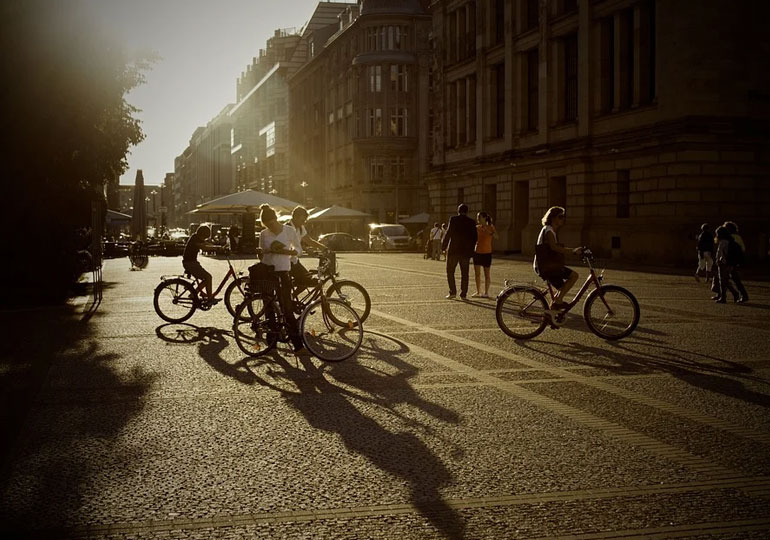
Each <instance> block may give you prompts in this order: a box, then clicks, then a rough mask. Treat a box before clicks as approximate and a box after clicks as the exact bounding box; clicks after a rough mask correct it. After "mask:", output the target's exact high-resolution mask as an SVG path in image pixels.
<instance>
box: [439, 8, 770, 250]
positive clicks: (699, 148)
mask: <svg viewBox="0 0 770 540" xmlns="http://www.w3.org/2000/svg"><path fill="white" fill-rule="evenodd" d="M759 11H762V12H763V13H759ZM766 11H767V9H766V8H764V7H763V4H762V3H756V2H749V1H743V0H741V1H736V2H726V1H720V0H703V1H700V2H688V1H685V0H658V1H654V0H554V1H545V0H540V1H538V0H475V1H472V0H471V1H469V0H437V1H434V2H433V3H432V4H431V14H432V18H433V34H432V45H433V50H434V61H435V65H434V70H433V77H432V81H431V87H430V96H431V100H430V102H431V107H432V109H433V118H434V121H433V123H432V124H433V133H432V136H433V152H432V161H431V167H430V170H429V172H428V174H427V175H426V176H425V180H426V184H427V186H428V191H429V194H430V204H431V207H432V211H433V214H434V215H435V216H438V217H440V218H442V219H446V218H447V217H448V216H449V215H451V214H453V213H454V212H455V210H456V207H457V204H458V203H459V202H466V203H468V204H469V206H470V207H471V211H472V212H476V211H479V210H487V211H489V212H490V213H491V214H492V215H493V216H494V217H495V221H496V224H497V228H498V230H499V232H500V236H501V237H500V240H499V241H497V242H496V245H495V248H496V249H499V250H505V251H521V252H523V253H525V254H532V253H533V252H534V242H535V239H536V237H537V232H538V230H539V229H540V226H541V225H540V219H541V217H542V216H543V214H544V213H545V211H546V209H547V208H548V207H550V206H553V205H559V206H565V207H566V208H567V214H568V220H567V225H565V227H564V229H563V232H562V233H561V234H560V241H563V242H564V243H565V244H568V245H589V246H592V247H593V248H594V251H596V252H598V253H600V254H601V255H602V256H613V257H623V258H626V259H629V260H639V261H644V262H646V263H657V262H660V263H664V262H675V261H682V260H687V259H692V258H693V257H694V255H693V250H694V241H693V234H694V233H695V232H696V231H697V229H698V228H699V227H700V224H701V223H702V222H709V223H712V224H717V223H721V222H722V221H724V220H726V219H733V220H735V221H737V222H738V224H739V226H740V227H741V232H742V233H743V236H744V239H745V240H746V243H747V250H748V251H749V255H750V256H752V257H756V258H763V257H766V252H767V248H768V246H767V233H768V231H770V223H769V221H768V217H767V211H768V209H770V151H769V148H770V136H768V133H770V130H768V126H769V125H770V84H769V81H770V77H769V76H768V74H769V73H770V71H769V70H767V68H766V65H765V64H766V60H767V51H768V35H767V33H766V32H765V33H762V32H760V26H759V25H760V24H761V22H760V21H766V20H767V16H766Z"/></svg>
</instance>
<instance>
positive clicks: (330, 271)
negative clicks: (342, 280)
mask: <svg viewBox="0 0 770 540" xmlns="http://www.w3.org/2000/svg"><path fill="white" fill-rule="evenodd" d="M336 273H337V254H336V253H333V252H329V253H326V254H324V255H323V256H322V257H320V258H319V259H318V275H319V276H331V275H334V274H336Z"/></svg>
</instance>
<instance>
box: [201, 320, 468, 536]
mask: <svg viewBox="0 0 770 540" xmlns="http://www.w3.org/2000/svg"><path fill="white" fill-rule="evenodd" d="M367 334H368V335H369V336H370V337H371V336H373V335H375V334H373V333H370V332H367ZM377 337H379V338H384V339H386V340H389V342H390V344H391V345H393V347H392V348H387V349H386V348H383V347H381V346H378V345H377V343H376V342H375V341H374V340H373V339H369V340H368V342H367V343H366V345H365V346H364V347H365V348H364V347H362V348H364V350H368V352H370V353H371V354H373V355H376V357H377V360H378V361H381V362H383V363H384V364H387V365H388V366H390V367H391V368H396V370H397V373H396V374H395V375H394V374H389V373H385V372H382V371H378V370H376V369H374V368H368V367H365V366H362V365H360V364H358V363H357V362H356V360H355V358H351V359H349V360H347V361H345V362H342V363H340V364H334V365H331V364H321V365H320V366H316V365H314V362H315V360H313V359H311V358H308V357H300V358H299V359H298V360H294V359H292V360H287V359H286V358H284V357H283V356H281V354H280V353H279V352H276V351H272V352H271V353H268V354H267V355H265V356H264V357H261V358H260V359H259V360H257V361H256V363H255V362H254V359H250V358H245V359H244V360H242V361H241V362H239V363H238V364H235V365H231V366H232V368H233V370H235V371H234V372H232V373H228V372H229V371H230V370H229V369H227V368H224V367H221V366H220V368H219V369H218V371H220V372H221V373H223V374H229V375H230V376H233V377H234V378H235V379H236V380H239V381H241V382H244V383H247V384H254V383H256V384H259V385H261V386H266V387H270V388H273V389H274V390H276V391H278V392H281V393H282V394H283V396H284V397H285V399H286V400H287V402H288V403H289V404H290V405H291V406H292V407H294V408H295V409H296V410H297V411H299V412H300V413H302V415H303V416H304V417H305V418H306V419H307V422H308V423H309V424H310V425H311V426H313V427H315V428H317V429H320V430H323V431H328V432H331V433H335V434H337V435H338V436H339V437H340V438H341V440H342V441H343V442H344V444H345V447H346V448H347V449H348V450H349V451H351V452H354V453H356V454H359V455H361V456H364V457H366V458H367V460H369V461H370V462H371V463H373V464H374V465H375V466H376V467H378V468H379V469H380V470H382V471H385V472H387V473H389V474H391V475H393V476H396V477H398V478H401V479H402V480H403V481H404V482H405V483H406V484H407V485H409V487H410V493H411V495H410V498H411V502H412V504H413V505H414V506H415V508H416V509H417V510H418V511H419V512H420V513H421V514H422V515H423V516H424V517H425V518H426V519H427V520H429V521H430V522H431V524H432V525H433V526H434V527H436V528H437V529H438V530H439V531H441V533H442V534H443V535H444V536H446V537H447V538H452V539H461V538H463V533H464V528H465V525H464V523H463V521H462V520H461V518H460V516H459V514H458V513H457V512H456V511H455V510H454V509H452V508H451V507H450V506H449V505H448V504H446V502H444V500H443V498H442V496H441V493H440V489H441V487H442V486H446V485H450V484H451V482H452V480H453V477H452V474H451V472H450V471H449V470H448V469H447V467H446V466H445V465H444V463H443V462H442V461H441V460H440V459H439V458H438V457H437V456H436V455H435V454H434V453H433V452H432V451H431V449H430V448H429V447H428V446H427V445H426V444H425V443H424V442H423V441H422V440H421V439H420V438H419V437H418V436H417V435H415V433H413V431H421V432H422V433H432V430H431V429H430V428H429V427H428V426H425V425H424V424H422V423H420V422H418V421H416V420H415V419H413V418H409V417H407V416H405V415H403V414H401V413H399V412H398V411H397V410H396V406H397V405H398V404H406V405H409V406H412V407H415V408H417V409H419V410H422V411H424V412H426V413H427V414H429V415H431V416H433V417H435V418H437V419H439V420H441V421H444V422H448V423H452V424H457V423H459V422H460V416H459V415H458V414H457V413H456V412H455V411H452V410H450V409H447V408H445V407H443V406H441V405H439V404H436V403H432V402H430V401H427V400H425V399H423V398H422V397H420V396H419V395H418V394H417V393H416V392H415V390H414V389H413V388H412V386H411V385H410V384H409V382H408V379H409V378H411V377H413V376H414V375H415V374H417V369H416V368H415V367H414V366H412V365H411V364H409V363H408V362H405V361H404V360H402V359H401V358H400V355H403V354H406V353H408V352H409V349H408V347H407V346H406V345H405V344H403V343H401V342H399V341H397V340H394V339H392V338H389V337H387V336H384V335H377ZM217 346H219V345H217ZM204 352H206V351H204ZM209 352H210V351H209ZM204 359H205V360H206V361H207V362H208V363H209V364H212V365H214V364H219V362H220V360H221V357H220V360H212V357H210V356H209V357H206V358H204ZM265 365H271V366H272V367H271V369H270V373H269V374H270V376H271V377H273V378H278V379H284V380H286V381H288V382H290V383H292V386H293V387H294V388H295V389H296V390H288V389H287V388H286V387H284V386H282V385H281V384H278V383H277V382H272V381H270V380H267V379H266V378H264V377H262V376H260V375H259V374H258V373H257V372H256V368H258V367H259V366H265ZM244 368H245V369H246V370H247V371H248V373H250V374H251V375H252V376H253V379H248V380H247V377H245V376H244V375H243V374H242V373H241V372H242V370H243V369H244ZM327 373H328V374H329V375H333V377H334V378H335V379H336V380H337V381H338V382H339V384H334V383H333V382H331V381H330V380H329V379H328V378H327V375H326V374H327ZM319 395H322V396H323V406H319V404H318V396H319ZM356 402H365V403H367V404H374V405H375V406H377V407H380V408H381V409H383V410H386V411H387V412H388V413H389V414H391V415H393V416H395V417H396V418H398V419H399V420H400V421H401V422H402V423H403V424H405V426H406V428H407V429H404V430H402V431H400V432H399V433H393V432H391V431H389V430H388V429H386V428H385V427H384V426H381V425H380V424H378V423H377V421H375V420H374V419H372V418H370V417H368V416H367V415H365V414H364V413H363V412H362V411H361V410H360V409H359V408H358V407H357V406H356V405H355V404H356ZM442 443H446V444H450V443H449V442H448V441H445V440H444V441H442ZM456 452H457V451H456Z"/></svg>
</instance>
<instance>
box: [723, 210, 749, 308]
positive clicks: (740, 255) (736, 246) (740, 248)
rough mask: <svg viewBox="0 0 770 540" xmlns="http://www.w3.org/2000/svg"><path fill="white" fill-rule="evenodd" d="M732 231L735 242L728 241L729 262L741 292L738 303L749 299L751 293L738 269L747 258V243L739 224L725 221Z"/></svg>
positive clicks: (733, 278)
mask: <svg viewBox="0 0 770 540" xmlns="http://www.w3.org/2000/svg"><path fill="white" fill-rule="evenodd" d="M722 226H723V227H724V228H725V229H727V231H728V232H729V233H730V236H731V237H732V241H733V244H729V243H728V251H727V264H728V265H730V267H731V268H730V279H732V280H733V283H735V287H736V288H737V289H738V293H740V297H739V298H738V299H737V300H736V302H737V303H739V304H743V303H745V302H748V301H749V293H748V292H746V287H744V285H743V280H742V279H741V274H740V270H739V269H738V268H739V267H740V266H741V265H742V264H743V263H744V260H745V253H746V244H744V243H743V238H742V237H741V235H740V234H738V225H736V224H735V222H733V221H725V222H724V223H723V225H722Z"/></svg>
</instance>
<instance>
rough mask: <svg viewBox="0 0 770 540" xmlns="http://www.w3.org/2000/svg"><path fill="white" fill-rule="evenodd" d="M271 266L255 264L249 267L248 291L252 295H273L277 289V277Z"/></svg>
mask: <svg viewBox="0 0 770 540" xmlns="http://www.w3.org/2000/svg"><path fill="white" fill-rule="evenodd" d="M273 268H274V267H273V266H271V265H267V264H264V263H257V264H255V265H252V266H250V267H249V290H250V291H251V292H252V293H260V294H275V290H276V289H277V288H278V276H276V275H275V272H274V270H273Z"/></svg>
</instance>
